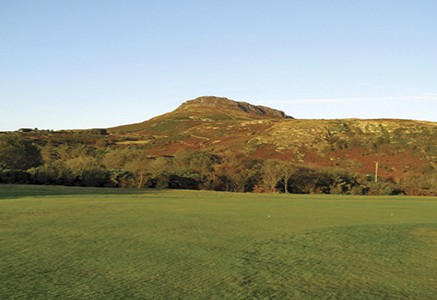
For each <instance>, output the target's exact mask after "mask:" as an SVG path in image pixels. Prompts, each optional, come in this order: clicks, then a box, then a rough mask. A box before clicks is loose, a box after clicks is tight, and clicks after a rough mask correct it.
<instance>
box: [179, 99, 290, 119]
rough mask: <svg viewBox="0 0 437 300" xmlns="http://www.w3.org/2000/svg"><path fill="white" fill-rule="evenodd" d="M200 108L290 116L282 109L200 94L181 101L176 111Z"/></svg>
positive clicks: (263, 115)
mask: <svg viewBox="0 0 437 300" xmlns="http://www.w3.org/2000/svg"><path fill="white" fill-rule="evenodd" d="M202 109H217V110H227V111H234V112H236V113H247V114H250V115H254V116H259V117H265V118H275V119H285V118H289V119H292V117H289V116H287V115H286V114H285V113H284V112H283V111H280V110H276V109H273V108H270V107H265V106H256V105H252V104H249V103H247V102H240V101H234V100H230V99H228V98H221V97H214V96H202V97H198V98H196V99H193V100H188V101H186V102H185V103H183V104H182V105H181V106H179V108H178V109H177V111H184V110H199V111H200V110H202Z"/></svg>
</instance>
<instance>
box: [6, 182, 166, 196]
mask: <svg viewBox="0 0 437 300" xmlns="http://www.w3.org/2000/svg"><path fill="white" fill-rule="evenodd" d="M151 191H152V190H149V189H134V188H98V187H77V186H74V187H73V186H54V185H20V184H0V200H6V199H15V198H22V197H37V196H38V197H41V196H42V197H44V196H58V195H59V196H62V195H72V196H73V195H136V194H138V195H139V194H144V193H148V192H151ZM153 191H154V192H157V191H158V190H155V189H154V190H153Z"/></svg>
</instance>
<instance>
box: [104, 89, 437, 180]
mask: <svg viewBox="0 0 437 300" xmlns="http://www.w3.org/2000/svg"><path fill="white" fill-rule="evenodd" d="M109 132H110V133H111V134H113V135H114V136H115V137H116V138H117V140H118V144H119V145H120V144H124V145H126V144H132V145H142V147H144V148H146V149H148V151H149V152H150V153H151V154H153V155H174V154H175V153H176V152H178V151H180V150H181V149H191V150H194V149H203V150H208V151H213V152H222V151H225V150H229V149H231V150H235V151H240V152H244V153H245V154H246V155H248V156H251V157H254V158H259V159H268V158H278V159H283V160H287V161H291V162H293V163H300V164H310V165H314V166H319V167H333V166H340V167H346V168H352V169H353V170H356V171H358V172H360V173H366V174H368V173H372V172H373V170H374V165H375V161H379V162H380V164H381V168H382V169H381V173H380V174H381V176H387V177H392V178H393V179H394V180H399V178H400V177H402V176H403V175H404V174H405V173H406V172H408V171H409V170H410V169H416V170H422V169H426V168H434V167H435V163H436V160H437V145H436V144H437V143H436V141H437V124H436V123H434V122H425V121H413V120H396V119H378V120H360V119H343V120H296V119H293V118H291V117H288V116H286V115H285V113H283V112H282V111H278V110H275V109H271V108H266V107H260V106H254V105H251V104H248V103H244V102H237V101H232V100H229V99H226V98H217V97H200V98H197V99H194V100H190V101H187V102H185V103H184V104H182V105H181V106H180V107H179V108H177V109H176V110H175V111H173V112H170V113H167V114H164V115H162V116H159V117H156V118H153V119H151V120H149V121H145V122H143V123H139V124H133V125H126V126H120V127H115V128H110V129H109ZM126 140H130V141H126Z"/></svg>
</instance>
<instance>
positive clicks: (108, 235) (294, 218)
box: [0, 185, 437, 299]
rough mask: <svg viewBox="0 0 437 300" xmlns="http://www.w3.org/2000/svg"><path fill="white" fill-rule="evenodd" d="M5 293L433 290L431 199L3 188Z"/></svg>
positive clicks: (189, 295)
mask: <svg viewBox="0 0 437 300" xmlns="http://www.w3.org/2000/svg"><path fill="white" fill-rule="evenodd" d="M0 298H2V299H122V298H124V299H289V298H295V299H338V298H340V299H410V298H411V299H437V198H425V197H423V198H414V197H357V196H329V195H260V194H236V193H219V192H197V191H156V190H142V191H139V190H122V189H97V188H95V189H93V188H71V187H70V188H69V187H48V186H14V185H11V186H10V185H0Z"/></svg>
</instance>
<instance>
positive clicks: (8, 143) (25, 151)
mask: <svg viewBox="0 0 437 300" xmlns="http://www.w3.org/2000/svg"><path fill="white" fill-rule="evenodd" d="M39 164H41V154H40V151H39V149H38V147H37V146H35V145H34V144H33V143H32V142H31V141H29V140H28V139H26V138H24V137H22V136H17V135H3V136H0V166H3V168H8V169H13V170H27V169H29V168H32V167H36V166H38V165H39Z"/></svg>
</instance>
